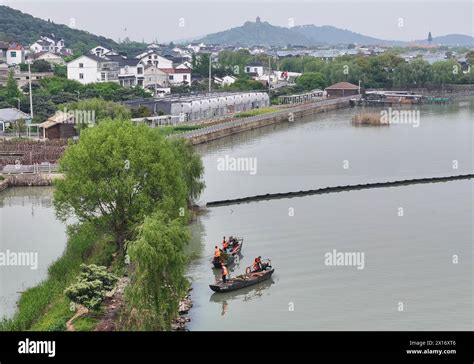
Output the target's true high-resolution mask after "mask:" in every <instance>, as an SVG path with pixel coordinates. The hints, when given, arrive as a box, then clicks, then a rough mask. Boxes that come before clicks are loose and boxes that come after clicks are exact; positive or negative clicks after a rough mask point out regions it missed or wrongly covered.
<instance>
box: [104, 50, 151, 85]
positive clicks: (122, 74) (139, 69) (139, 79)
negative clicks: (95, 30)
mask: <svg viewBox="0 0 474 364" xmlns="http://www.w3.org/2000/svg"><path fill="white" fill-rule="evenodd" d="M105 57H106V58H107V59H110V60H111V61H114V62H117V63H118V65H119V74H118V79H119V83H120V85H121V86H123V87H135V86H143V79H144V77H145V75H144V69H145V66H144V65H143V64H142V63H141V62H140V61H139V60H138V59H136V58H126V57H123V56H121V55H119V54H113V55H110V53H108V54H106V55H105Z"/></svg>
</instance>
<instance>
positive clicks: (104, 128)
mask: <svg viewBox="0 0 474 364" xmlns="http://www.w3.org/2000/svg"><path fill="white" fill-rule="evenodd" d="M59 165H60V170H59V172H60V173H63V174H64V178H63V179H57V180H55V181H54V186H55V190H54V206H55V210H56V215H57V216H58V218H59V219H61V220H66V219H67V218H69V217H72V216H73V217H75V219H76V220H77V221H78V223H77V224H75V225H71V226H68V228H67V229H68V242H67V246H66V249H65V252H64V254H63V255H62V256H61V257H60V258H59V259H58V260H57V261H56V262H55V263H53V264H52V265H51V266H50V267H49V269H48V277H47V279H46V280H45V281H43V282H42V283H41V284H39V285H38V286H35V287H32V288H30V289H28V290H27V291H25V292H24V293H23V294H22V295H21V297H20V299H19V301H18V309H17V311H16V313H15V315H14V316H13V317H12V318H11V319H3V320H2V321H1V322H0V331H1V330H7V331H16V330H18V331H29V330H34V331H63V330H67V329H71V326H72V327H73V329H74V330H75V331H82V330H85V331H90V330H96V329H110V325H109V326H108V325H107V322H108V321H107V319H109V321H110V318H111V317H113V321H114V325H112V326H113V329H114V330H172V329H175V330H182V329H184V325H185V323H186V321H187V320H189V319H187V318H183V317H179V314H180V313H181V314H184V313H186V312H187V311H188V310H189V308H190V306H191V305H192V303H191V302H190V300H189V296H188V292H189V290H190V283H189V282H188V280H187V279H186V278H185V276H184V273H185V269H186V265H187V262H188V257H187V256H186V254H185V252H184V248H185V246H186V245H187V243H188V241H189V238H190V234H189V231H188V226H187V225H188V223H189V221H190V219H191V218H192V214H193V211H192V208H190V207H191V206H192V205H193V201H194V200H195V199H196V198H197V197H198V196H199V194H200V193H201V191H202V190H203V188H204V182H203V181H202V175H203V166H202V162H201V159H200V157H199V156H198V155H197V154H195V152H194V150H193V149H192V147H191V146H190V145H189V144H188V143H187V142H186V141H185V140H183V139H167V138H165V137H164V135H163V133H161V132H159V131H157V130H155V129H152V128H149V127H147V126H146V125H135V124H132V123H131V122H130V121H126V120H113V121H112V120H104V121H102V122H101V123H99V124H98V125H97V127H94V128H88V129H86V130H84V132H83V134H82V133H81V139H80V140H79V142H77V143H71V144H70V145H69V146H68V147H67V149H66V151H65V153H64V155H63V156H62V158H61V159H60V161H59ZM84 264H85V265H86V266H84ZM81 265H82V267H81ZM87 265H89V266H88V267H87ZM90 265H96V266H98V268H97V269H98V270H97V269H96V268H95V269H94V270H92V273H90V272H91V266H90ZM100 267H106V271H107V274H109V273H110V274H112V275H114V276H116V277H117V278H118V280H119V284H117V285H116V286H119V285H120V284H121V287H120V290H119V293H120V297H119V298H118V296H114V295H113V294H112V296H107V295H104V292H102V291H100V292H98V291H97V289H98V288H97V287H96V286H97V279H96V278H97V277H96V276H97V275H98V274H99V275H101V276H102V277H103V275H104V274H106V273H105V272H104V271H103V268H100ZM84 270H86V271H87V270H88V271H89V274H92V275H93V276H94V275H95V276H94V277H95V278H91V280H90V281H86V280H84V279H79V278H80V277H83V278H84V274H85V273H84ZM97 272H99V273H97ZM81 275H82V276H81ZM73 284H75V285H76V286H73ZM66 289H68V290H67V292H69V296H70V297H73V300H74V301H77V302H74V301H72V300H70V299H68V298H67V297H66V295H65V290H66ZM71 292H73V293H72V294H71ZM82 293H84V295H87V297H86V299H84V295H83V294H82ZM75 296H77V297H80V299H75V298H74V297H75ZM120 300H121V302H119V301H120ZM83 304H84V305H86V306H87V305H89V306H90V307H87V310H84V314H80V315H78V317H77V318H76V319H75V320H74V321H73V322H71V321H70V319H71V318H72V317H73V316H74V315H75V314H76V311H77V310H78V309H81V307H83ZM117 307H119V309H118V310H114V311H113V312H111V310H110V309H111V308H114V309H115V308H117Z"/></svg>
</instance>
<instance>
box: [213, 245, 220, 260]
mask: <svg viewBox="0 0 474 364" xmlns="http://www.w3.org/2000/svg"><path fill="white" fill-rule="evenodd" d="M220 256H221V250H220V249H219V247H218V246H217V245H216V246H215V247H214V258H219V257H220Z"/></svg>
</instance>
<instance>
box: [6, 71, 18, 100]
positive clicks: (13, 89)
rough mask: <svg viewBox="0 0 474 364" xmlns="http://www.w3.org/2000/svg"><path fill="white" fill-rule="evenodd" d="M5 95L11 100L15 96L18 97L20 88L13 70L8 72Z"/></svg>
mask: <svg viewBox="0 0 474 364" xmlns="http://www.w3.org/2000/svg"><path fill="white" fill-rule="evenodd" d="M5 88H6V92H5V93H6V97H7V99H9V101H13V100H14V99H15V98H17V97H20V90H19V89H18V84H17V82H16V79H15V74H14V73H13V70H10V72H8V78H7V84H6V87H5Z"/></svg>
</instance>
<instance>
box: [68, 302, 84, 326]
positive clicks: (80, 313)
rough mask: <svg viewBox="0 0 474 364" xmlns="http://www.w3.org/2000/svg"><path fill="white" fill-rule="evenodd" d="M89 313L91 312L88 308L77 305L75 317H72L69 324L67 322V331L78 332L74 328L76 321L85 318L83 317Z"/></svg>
mask: <svg viewBox="0 0 474 364" xmlns="http://www.w3.org/2000/svg"><path fill="white" fill-rule="evenodd" d="M88 313H89V310H88V309H87V308H85V307H84V306H81V305H77V311H76V313H75V314H74V316H72V317H71V318H70V319H69V320H68V322H66V331H76V329H75V328H74V324H73V322H74V320H75V319H77V318H79V317H81V316H83V315H86V314H88Z"/></svg>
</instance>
